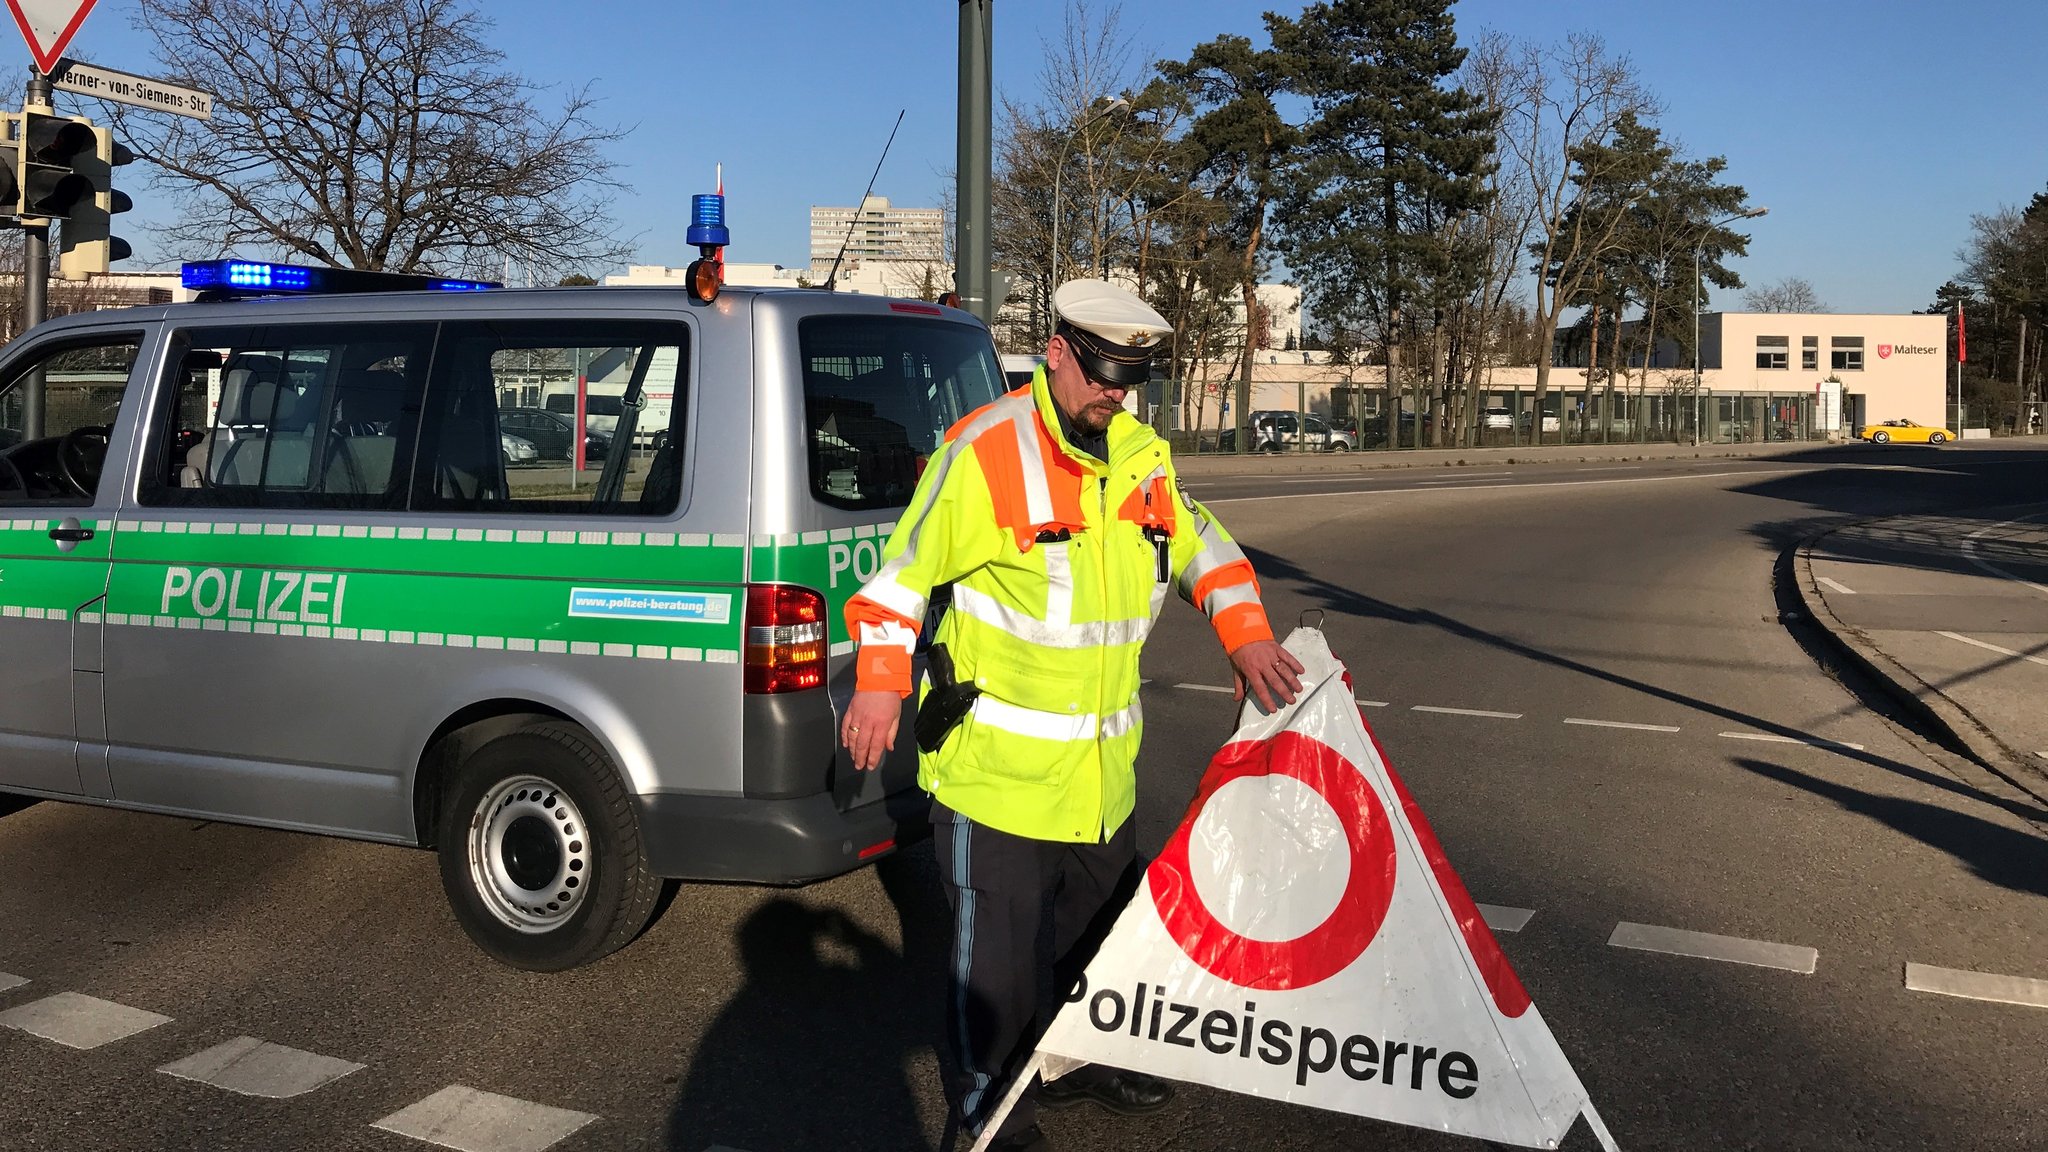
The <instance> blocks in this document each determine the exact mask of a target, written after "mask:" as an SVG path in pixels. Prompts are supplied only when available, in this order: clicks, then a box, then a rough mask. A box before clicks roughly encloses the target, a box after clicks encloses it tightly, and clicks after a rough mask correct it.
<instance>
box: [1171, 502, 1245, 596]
mask: <svg viewBox="0 0 2048 1152" xmlns="http://www.w3.org/2000/svg"><path fill="white" fill-rule="evenodd" d="M1201 525H1202V527H1201V536H1202V537H1203V539H1202V547H1201V548H1200V549H1199V550H1197V551H1196V552H1195V554H1194V555H1193V556H1191V557H1189V558H1188V566H1187V567H1185V568H1183V569H1181V570H1180V579H1179V580H1178V581H1177V582H1176V583H1175V590H1176V591H1178V592H1179V593H1180V594H1181V595H1182V596H1183V597H1185V598H1187V599H1189V600H1193V599H1194V598H1195V585H1197V584H1199V583H1201V582H1202V577H1204V576H1207V575H1208V574H1209V573H1211V572H1214V571H1215V570H1216V569H1218V568H1221V567H1223V566H1224V565H1225V564H1235V563H1237V562H1238V561H1239V560H1242V559H1244V549H1242V548H1239V547H1238V546H1237V541H1235V540H1228V539H1225V538H1224V536H1223V534H1222V533H1220V532H1216V531H1214V530H1213V527H1212V526H1211V524H1210V523H1209V521H1208V520H1207V519H1206V518H1201Z"/></svg>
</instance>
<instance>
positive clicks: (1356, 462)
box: [1173, 440, 1866, 476]
mask: <svg viewBox="0 0 2048 1152" xmlns="http://www.w3.org/2000/svg"><path fill="white" fill-rule="evenodd" d="M1865 447H1866V446H1864V445H1859V444H1856V443H1855V442H1854V441H1848V442H1829V441H1825V440H1806V441H1794V442H1784V441H1779V442H1775V443H1769V444H1702V445H1700V446H1698V447H1697V448H1695V447H1693V446H1692V445H1690V444H1562V445H1560V444H1546V445H1543V446H1542V447H1540V448H1539V447H1536V446H1535V445H1530V444H1525V445H1523V446H1522V447H1520V448H1423V449H1412V448H1404V449H1401V450H1399V451H1391V452H1389V451H1377V450H1376V451H1361V452H1298V453H1280V454H1277V455H1271V456H1262V455H1258V454H1256V453H1254V454H1250V455H1245V456H1231V455H1220V454H1219V455H1208V456H1195V455H1187V454H1182V453H1178V452H1176V453H1174V457H1173V466H1174V467H1175V468H1176V469H1178V470H1180V471H1181V472H1183V473H1186V474H1187V475H1189V476H1222V475H1237V476H1261V475H1290V476H1291V475H1323V474H1328V475H1346V474H1350V473H1357V472H1382V471H1387V470H1389V469H1396V468H1458V467H1472V468H1483V467H1492V466H1495V465H1500V464H1603V463H1609V462H1616V463H1618V462H1620V461H1623V460H1631V461H1633V460H1707V459H1732V460H1742V459H1768V458H1771V457H1776V456H1791V455H1796V454H1798V453H1802V452H1815V451H1821V450H1825V449H1837V450H1840V449H1850V450H1855V449H1862V448H1865Z"/></svg>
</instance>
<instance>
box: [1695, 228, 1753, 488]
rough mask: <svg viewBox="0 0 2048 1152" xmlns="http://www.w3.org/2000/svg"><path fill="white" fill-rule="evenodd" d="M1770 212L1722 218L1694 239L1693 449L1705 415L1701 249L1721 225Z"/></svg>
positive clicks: (1703, 229)
mask: <svg viewBox="0 0 2048 1152" xmlns="http://www.w3.org/2000/svg"><path fill="white" fill-rule="evenodd" d="M1770 211H1771V210H1770V209H1769V208H1766V207H1764V206H1762V205H1758V206H1757V207H1755V208H1751V209H1750V210H1749V211H1747V212H1737V213H1734V214H1733V215H1730V216H1723V217H1721V218H1720V219H1719V220H1714V221H1711V222H1709V223H1708V224H1707V225H1705V226H1704V227H1702V228H1701V229H1700V234H1699V235H1698V236H1696V237H1694V238H1693V242H1692V446H1693V447H1695V448H1697V447H1699V446H1700V419H1701V417H1702V415H1703V414H1704V413H1703V410H1702V409H1701V407H1700V249H1702V248H1704V247H1706V244H1707V233H1709V232H1711V231H1713V230H1714V229H1716V228H1719V227H1720V226H1721V225H1723V224H1732V223H1734V222H1735V221H1737V220H1754V219H1756V218H1757V217H1759V216H1768V215H1769V214H1770Z"/></svg>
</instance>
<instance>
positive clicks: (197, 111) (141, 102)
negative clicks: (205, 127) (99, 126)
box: [50, 60, 213, 120]
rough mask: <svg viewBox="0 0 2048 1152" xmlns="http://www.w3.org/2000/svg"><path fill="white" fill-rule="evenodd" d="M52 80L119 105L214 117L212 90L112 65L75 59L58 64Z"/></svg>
mask: <svg viewBox="0 0 2048 1152" xmlns="http://www.w3.org/2000/svg"><path fill="white" fill-rule="evenodd" d="M50 83H51V85H53V86H54V87H56V88H59V89H61V90H63V91H65V92H76V93H78V94H79V95H81V96H97V97H99V98H100V99H102V100H112V101H114V102H115V103H116V104H132V105H134V106H135V107H137V108H154V109H156V110H157V111H159V112H169V113H171V114H172V115H175V116H190V117H191V118H192V119H194V120H211V119H213V96H212V95H211V94H209V93H206V92H200V91H198V90H196V89H192V88H180V87H178V86H177V85H176V84H166V83H164V82H163V81H161V80H151V79H149V78H148V77H145V76H130V75H129V74H128V73H126V72H116V71H114V70H113V69H111V68H101V67H98V66H97V65H93V64H81V63H79V62H78V61H76V60H66V61H64V62H62V63H60V64H58V65H57V70H56V71H55V72H53V73H51V74H50Z"/></svg>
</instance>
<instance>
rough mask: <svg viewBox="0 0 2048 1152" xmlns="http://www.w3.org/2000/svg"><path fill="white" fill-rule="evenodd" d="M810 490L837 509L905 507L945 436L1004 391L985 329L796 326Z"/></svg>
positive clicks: (895, 323)
mask: <svg viewBox="0 0 2048 1152" xmlns="http://www.w3.org/2000/svg"><path fill="white" fill-rule="evenodd" d="M797 349H798V353H799V355H800V356H801V357H802V361H803V374H804V428H805V431H806V438H807V440H808V443H807V445H806V454H807V456H808V457H809V464H810V478H811V492H812V494H813V495H815V496H816V497H817V498H818V499H819V500H821V501H823V502H824V503H827V504H830V505H832V506H834V507H837V508H897V507H901V506H903V505H905V504H908V503H909V502H910V494H911V491H912V490H913V489H914V488H916V487H917V478H918V477H919V476H920V475H922V474H923V472H924V466H925V463H926V462H927V461H929V460H930V459H931V456H932V453H934V452H936V451H938V449H939V445H940V444H941V443H942V442H943V440H944V439H945V435H946V429H948V428H951V427H952V426H953V425H954V424H955V423H957V422H958V421H959V420H960V418H961V417H963V416H965V415H967V414H968V413H969V412H972V411H974V410H975V409H977V408H979V407H981V406H982V405H984V404H988V403H991V402H993V401H994V400H995V399H996V398H997V397H999V396H1001V395H1002V394H1003V392H1004V391H1005V388H1004V380H1003V370H1002V366H1001V363H1000V362H999V361H998V360H997V359H996V350H995V345H994V343H993V342H992V341H991V340H990V339H989V335H988V332H987V331H986V330H985V329H982V328H979V327H975V326H971V325H967V324H957V323H952V322H948V321H944V320H918V319H912V318H908V317H901V318H899V317H894V316H890V317H879V316H814V317H811V318H809V319H807V320H804V321H801V322H800V323H799V324H798V325H797Z"/></svg>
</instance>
